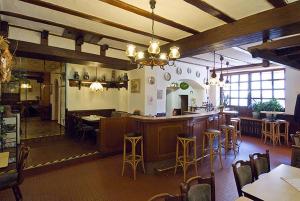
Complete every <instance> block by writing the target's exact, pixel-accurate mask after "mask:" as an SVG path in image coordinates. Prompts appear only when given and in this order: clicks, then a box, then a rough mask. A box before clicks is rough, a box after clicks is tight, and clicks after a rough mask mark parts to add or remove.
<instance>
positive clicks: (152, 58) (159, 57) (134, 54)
mask: <svg viewBox="0 0 300 201" xmlns="http://www.w3.org/2000/svg"><path fill="white" fill-rule="evenodd" d="M155 4H156V1H155V0H150V7H151V9H152V39H151V41H150V45H149V47H148V51H147V53H145V52H143V51H137V50H136V46H135V45H132V44H129V45H127V48H126V56H127V57H129V59H130V62H131V63H132V64H137V65H138V68H143V67H144V66H150V67H151V69H153V67H154V66H159V67H160V68H161V69H163V70H164V66H166V65H169V66H174V65H175V60H176V59H178V58H179V57H180V52H179V48H178V47H176V46H173V47H171V48H170V52H169V55H168V54H167V53H164V52H162V53H161V52H160V48H159V41H157V40H155V39H154V9H155Z"/></svg>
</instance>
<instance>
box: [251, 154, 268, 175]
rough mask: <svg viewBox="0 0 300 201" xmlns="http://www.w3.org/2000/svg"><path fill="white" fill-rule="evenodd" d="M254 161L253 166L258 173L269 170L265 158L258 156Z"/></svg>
mask: <svg viewBox="0 0 300 201" xmlns="http://www.w3.org/2000/svg"><path fill="white" fill-rule="evenodd" d="M254 163H255V167H256V170H257V174H258V175H260V174H263V173H267V172H269V167H268V159H267V158H264V157H259V158H257V159H255V160H254Z"/></svg>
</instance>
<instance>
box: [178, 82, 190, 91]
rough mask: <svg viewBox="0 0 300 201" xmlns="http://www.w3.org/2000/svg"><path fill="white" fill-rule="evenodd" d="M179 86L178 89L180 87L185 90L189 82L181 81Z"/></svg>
mask: <svg viewBox="0 0 300 201" xmlns="http://www.w3.org/2000/svg"><path fill="white" fill-rule="evenodd" d="M179 86H180V89H182V90H186V89H188V88H189V84H188V83H186V82H181V83H180V85H179Z"/></svg>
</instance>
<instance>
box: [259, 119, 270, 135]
mask: <svg viewBox="0 0 300 201" xmlns="http://www.w3.org/2000/svg"><path fill="white" fill-rule="evenodd" d="M265 121H269V120H268V119H266V118H264V119H262V120H261V139H262V140H263V139H265V134H266V132H267V129H266V122H265Z"/></svg>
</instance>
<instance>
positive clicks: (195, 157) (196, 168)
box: [193, 140, 198, 175]
mask: <svg viewBox="0 0 300 201" xmlns="http://www.w3.org/2000/svg"><path fill="white" fill-rule="evenodd" d="M193 143H194V162H195V171H196V175H198V167H197V146H196V140H195V141H193Z"/></svg>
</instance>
